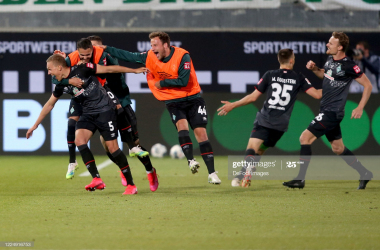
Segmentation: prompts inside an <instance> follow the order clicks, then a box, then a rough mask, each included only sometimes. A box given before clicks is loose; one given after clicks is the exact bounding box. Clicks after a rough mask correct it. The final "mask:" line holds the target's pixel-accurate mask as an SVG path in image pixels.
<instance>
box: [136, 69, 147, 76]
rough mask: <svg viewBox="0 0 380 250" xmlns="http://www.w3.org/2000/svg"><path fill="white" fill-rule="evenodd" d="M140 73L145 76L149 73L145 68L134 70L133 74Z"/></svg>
mask: <svg viewBox="0 0 380 250" xmlns="http://www.w3.org/2000/svg"><path fill="white" fill-rule="evenodd" d="M140 73H143V74H144V75H145V73H149V69H147V68H145V67H141V68H138V69H135V74H140Z"/></svg>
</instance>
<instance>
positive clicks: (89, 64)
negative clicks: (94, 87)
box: [86, 63, 94, 69]
mask: <svg viewBox="0 0 380 250" xmlns="http://www.w3.org/2000/svg"><path fill="white" fill-rule="evenodd" d="M86 66H87V68H91V69H93V68H94V64H92V63H86Z"/></svg>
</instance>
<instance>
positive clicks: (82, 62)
mask: <svg viewBox="0 0 380 250" xmlns="http://www.w3.org/2000/svg"><path fill="white" fill-rule="evenodd" d="M84 63H86V62H85V61H84V60H79V62H78V63H77V65H81V64H84Z"/></svg>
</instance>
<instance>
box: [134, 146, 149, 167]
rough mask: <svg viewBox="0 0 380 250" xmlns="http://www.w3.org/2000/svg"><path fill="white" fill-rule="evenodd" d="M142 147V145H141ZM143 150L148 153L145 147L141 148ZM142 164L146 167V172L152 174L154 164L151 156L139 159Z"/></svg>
mask: <svg viewBox="0 0 380 250" xmlns="http://www.w3.org/2000/svg"><path fill="white" fill-rule="evenodd" d="M139 146H140V147H141V145H139ZM141 149H142V150H144V151H146V149H145V148H144V147H141ZM137 158H138V159H139V160H140V161H141V163H142V164H143V165H144V167H145V170H146V171H148V172H150V171H152V170H153V166H152V162H151V161H150V158H149V155H147V156H145V157H137Z"/></svg>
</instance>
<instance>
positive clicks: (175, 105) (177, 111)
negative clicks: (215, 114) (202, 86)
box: [166, 97, 208, 130]
mask: <svg viewBox="0 0 380 250" xmlns="http://www.w3.org/2000/svg"><path fill="white" fill-rule="evenodd" d="M166 108H167V109H168V111H169V114H170V117H171V119H172V122H173V123H174V126H175V125H176V124H177V122H178V121H179V120H181V119H186V120H187V121H188V122H189V124H190V127H191V128H192V129H193V130H194V129H195V128H199V127H202V128H206V126H207V120H208V119H207V111H206V102H205V101H204V100H203V98H202V97H199V98H196V99H193V100H189V101H182V102H172V103H169V104H166Z"/></svg>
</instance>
